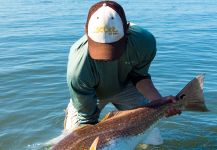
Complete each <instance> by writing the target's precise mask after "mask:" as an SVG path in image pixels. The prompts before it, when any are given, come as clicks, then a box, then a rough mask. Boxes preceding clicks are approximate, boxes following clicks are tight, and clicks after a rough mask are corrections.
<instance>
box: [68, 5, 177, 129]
mask: <svg viewBox="0 0 217 150" xmlns="http://www.w3.org/2000/svg"><path fill="white" fill-rule="evenodd" d="M85 33H86V34H85V35H84V36H83V37H81V38H80V39H79V40H78V41H77V42H76V43H75V44H74V45H72V47H71V50H70V54H69V62H68V70H67V83H68V87H69V91H70V95H71V100H72V104H73V105H72V106H71V107H72V109H71V110H70V112H69V111H68V113H70V115H71V119H70V122H71V124H70V126H68V127H67V128H68V129H75V128H76V127H78V126H80V125H85V124H96V123H97V122H98V118H99V114H100V111H101V110H102V109H103V107H104V106H105V105H106V104H108V103H112V104H113V105H114V106H115V107H116V108H117V109H118V110H128V109H132V108H135V107H138V106H141V105H144V104H146V103H148V102H149V101H153V100H157V99H162V100H164V99H171V100H172V101H173V102H175V97H173V96H169V97H162V96H161V95H160V93H159V92H158V90H157V89H156V88H155V86H154V84H153V83H152V80H151V76H150V74H149V72H148V70H149V67H150V64H151V62H152V60H153V59H154V57H155V54H156V41H155V38H154V36H153V35H152V34H151V33H150V32H148V31H146V30H144V29H142V28H141V27H139V26H136V25H133V24H131V23H128V22H127V20H126V17H125V13H124V10H123V8H122V7H121V6H120V5H119V4H118V3H116V2H113V1H101V2H98V3H96V4H94V5H93V6H92V7H91V8H90V10H89V13H88V17H87V22H86V26H85ZM68 109H69V106H68ZM177 113H180V111H179V110H176V109H170V110H168V112H167V115H168V116H170V115H175V114H177ZM68 120H69V119H68ZM66 121H67V120H66ZM66 123H67V122H66Z"/></svg>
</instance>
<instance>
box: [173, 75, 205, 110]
mask: <svg viewBox="0 0 217 150" xmlns="http://www.w3.org/2000/svg"><path fill="white" fill-rule="evenodd" d="M203 80H204V75H198V76H197V77H195V78H194V79H193V80H192V81H190V82H189V83H188V84H187V85H186V86H185V87H184V88H183V89H182V90H181V91H180V92H179V93H178V94H177V95H176V97H177V99H179V100H180V103H182V106H184V108H183V110H186V111H199V112H206V111H208V109H207V107H206V105H205V102H204V95H203Z"/></svg>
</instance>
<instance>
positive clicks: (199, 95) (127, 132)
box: [53, 75, 208, 150]
mask: <svg viewBox="0 0 217 150" xmlns="http://www.w3.org/2000/svg"><path fill="white" fill-rule="evenodd" d="M202 86H203V76H202V75H200V76H197V77H196V78H194V79H193V80H192V81H191V82H189V83H188V84H187V85H186V86H185V87H184V88H183V89H182V90H181V91H180V92H179V93H178V94H177V96H176V97H177V98H178V101H177V102H176V103H174V104H173V103H172V102H171V100H161V99H160V100H155V101H152V102H150V103H148V104H146V105H144V106H140V107H138V108H135V109H132V110H125V111H116V112H111V113H109V114H108V115H106V117H105V119H103V120H102V121H101V122H99V123H98V124H96V125H87V126H85V127H83V128H78V129H76V130H75V131H73V132H72V133H71V134H69V135H68V136H66V137H65V138H64V139H63V140H61V141H60V142H59V143H57V144H56V145H55V146H54V148H53V150H84V149H85V150H86V149H89V148H90V146H91V145H92V143H93V141H95V139H97V138H99V141H98V144H97V145H95V149H96V148H97V149H103V148H104V147H107V146H108V147H109V146H110V145H109V144H110V142H111V141H112V140H116V139H117V138H122V137H131V136H135V135H139V134H141V133H144V132H145V131H147V130H148V129H149V128H150V127H151V126H152V125H153V124H154V123H156V122H157V121H158V120H160V119H161V118H162V117H164V115H165V111H166V110H167V109H168V108H169V107H171V106H172V107H176V108H180V109H183V108H184V109H185V110H190V111H201V112H205V111H208V110H207V108H206V106H205V103H204V97H203V89H202ZM91 147H92V146H91Z"/></svg>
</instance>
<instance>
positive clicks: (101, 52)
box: [88, 37, 126, 60]
mask: <svg viewBox="0 0 217 150" xmlns="http://www.w3.org/2000/svg"><path fill="white" fill-rule="evenodd" d="M125 49H126V38H125V37H123V38H122V39H120V40H119V41H117V42H114V43H98V42H95V41H93V40H91V38H89V37H88V50H89V54H90V56H91V58H92V59H96V60H115V59H118V58H120V57H121V55H122V54H123V52H124V51H125Z"/></svg>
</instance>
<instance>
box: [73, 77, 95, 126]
mask: <svg viewBox="0 0 217 150" xmlns="http://www.w3.org/2000/svg"><path fill="white" fill-rule="evenodd" d="M70 86H71V87H70V93H71V97H72V102H73V105H74V107H75V109H76V110H77V112H78V120H79V123H80V124H96V123H97V122H98V118H99V109H98V107H97V97H96V93H95V89H94V88H91V87H88V85H87V84H85V83H84V82H83V81H81V80H79V79H78V80H73V81H71V84H70Z"/></svg>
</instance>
